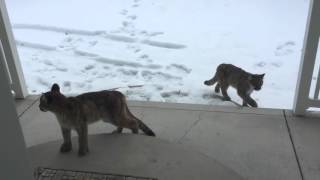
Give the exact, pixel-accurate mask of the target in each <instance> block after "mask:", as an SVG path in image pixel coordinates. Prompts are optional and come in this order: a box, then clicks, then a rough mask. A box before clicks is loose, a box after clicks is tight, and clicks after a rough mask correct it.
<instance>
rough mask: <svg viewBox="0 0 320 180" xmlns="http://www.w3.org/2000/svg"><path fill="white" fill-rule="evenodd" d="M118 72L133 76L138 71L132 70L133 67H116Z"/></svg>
mask: <svg viewBox="0 0 320 180" xmlns="http://www.w3.org/2000/svg"><path fill="white" fill-rule="evenodd" d="M118 72H120V73H122V74H124V75H127V76H135V75H137V74H138V71H137V70H134V69H123V68H121V69H118Z"/></svg>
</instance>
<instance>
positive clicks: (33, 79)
mask: <svg viewBox="0 0 320 180" xmlns="http://www.w3.org/2000/svg"><path fill="white" fill-rule="evenodd" d="M6 3H7V7H8V11H9V16H10V20H11V23H12V26H13V31H14V35H15V39H16V41H17V45H18V52H19V55H20V59H21V63H22V66H23V71H24V74H25V77H26V81H27V85H28V90H29V92H30V93H32V94H39V93H41V92H45V91H47V90H48V89H49V88H50V86H51V84H52V83H55V82H56V83H59V84H60V85H61V86H62V91H63V92H64V93H67V94H77V93H82V92H87V91H94V90H101V89H112V88H118V87H119V89H118V90H120V91H122V92H123V93H125V94H126V95H127V96H128V99H131V100H147V101H166V102H178V103H199V104H219V105H220V104H221V105H234V104H233V103H230V102H223V101H221V100H220V99H219V98H217V97H216V96H214V92H213V88H212V87H208V86H205V85H204V84H203V81H204V80H207V79H209V78H211V77H212V76H213V74H214V72H215V69H216V66H217V65H218V64H220V63H232V64H235V65H237V66H239V67H242V68H244V69H245V70H247V71H249V72H252V73H266V76H265V82H264V86H263V89H262V90H261V91H258V92H254V93H253V95H252V96H253V97H254V99H256V100H257V102H258V104H259V105H260V107H272V108H291V107H292V103H293V96H294V90H295V85H296V79H297V72H298V66H299V60H300V54H301V48H302V41H303V36H304V30H305V24H306V17H307V12H308V6H309V2H308V1H307V0H258V1H257V0H161V1H160V0H86V1H85V0H69V1H66V0H28V1H23V0H6ZM229 94H230V96H231V98H232V99H233V100H234V101H236V102H237V103H241V100H240V98H239V97H238V96H237V94H236V91H235V90H234V89H232V88H230V89H229Z"/></svg>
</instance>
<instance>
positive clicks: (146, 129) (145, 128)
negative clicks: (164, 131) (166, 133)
mask: <svg viewBox="0 0 320 180" xmlns="http://www.w3.org/2000/svg"><path fill="white" fill-rule="evenodd" d="M126 110H127V112H128V113H129V114H130V115H131V117H133V118H134V119H135V120H136V121H137V122H138V127H139V129H141V130H142V131H143V132H144V133H145V134H146V135H148V136H156V134H155V133H154V132H153V131H152V130H151V129H150V128H149V127H148V126H147V125H146V124H144V123H143V122H142V121H141V120H140V119H138V118H137V117H135V116H134V115H133V114H132V113H131V112H130V110H129V108H128V106H126Z"/></svg>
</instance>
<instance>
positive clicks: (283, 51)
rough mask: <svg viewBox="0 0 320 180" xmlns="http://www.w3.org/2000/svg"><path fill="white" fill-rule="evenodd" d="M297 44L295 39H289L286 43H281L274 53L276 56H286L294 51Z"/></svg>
mask: <svg viewBox="0 0 320 180" xmlns="http://www.w3.org/2000/svg"><path fill="white" fill-rule="evenodd" d="M295 45H296V43H295V42H294V41H287V42H285V43H284V44H281V45H279V46H278V47H277V48H276V50H275V52H274V54H275V55H276V56H285V55H289V54H291V53H293V52H294V49H293V48H294V46H295Z"/></svg>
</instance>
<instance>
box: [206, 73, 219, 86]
mask: <svg viewBox="0 0 320 180" xmlns="http://www.w3.org/2000/svg"><path fill="white" fill-rule="evenodd" d="M217 81H218V78H217V76H216V75H215V76H214V77H213V78H212V79H209V80H207V81H204V84H205V85H207V86H212V85H214V84H215V83H216V82H217Z"/></svg>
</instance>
